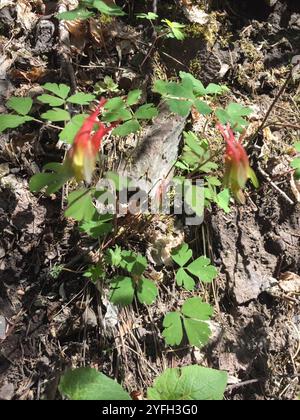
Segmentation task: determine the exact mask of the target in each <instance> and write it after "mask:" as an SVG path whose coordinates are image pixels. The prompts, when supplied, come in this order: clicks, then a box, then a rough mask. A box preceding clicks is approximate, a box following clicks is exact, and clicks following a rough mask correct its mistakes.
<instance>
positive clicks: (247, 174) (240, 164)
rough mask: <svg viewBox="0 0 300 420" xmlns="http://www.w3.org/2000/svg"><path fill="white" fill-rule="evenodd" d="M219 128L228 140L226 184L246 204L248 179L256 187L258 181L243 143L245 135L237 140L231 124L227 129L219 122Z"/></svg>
mask: <svg viewBox="0 0 300 420" xmlns="http://www.w3.org/2000/svg"><path fill="white" fill-rule="evenodd" d="M217 128H218V130H220V132H221V134H222V136H223V138H224V140H225V141H226V152H225V176H224V186H225V187H226V188H229V187H230V189H231V190H232V192H233V194H234V196H235V197H236V198H237V199H238V200H239V201H240V202H241V203H242V204H244V203H245V196H244V193H243V189H244V188H245V186H246V182H247V180H248V179H249V178H250V179H251V181H252V183H253V184H254V186H255V187H258V181H257V178H256V175H255V173H254V171H253V169H252V168H251V167H250V164H249V159H248V156H247V153H246V150H245V149H244V146H243V145H242V138H243V137H242V136H240V138H239V140H237V139H236V138H235V136H234V133H233V131H232V130H231V128H230V126H229V124H228V125H227V127H226V129H225V128H224V127H223V126H222V125H221V124H217Z"/></svg>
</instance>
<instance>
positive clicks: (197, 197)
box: [184, 184, 204, 217]
mask: <svg viewBox="0 0 300 420" xmlns="http://www.w3.org/2000/svg"><path fill="white" fill-rule="evenodd" d="M184 201H185V203H186V204H187V205H188V206H189V208H190V209H191V210H192V211H193V212H194V213H195V214H196V215H197V216H198V217H203V215H204V190H203V187H201V186H199V185H192V184H189V185H187V186H185V192H184Z"/></svg>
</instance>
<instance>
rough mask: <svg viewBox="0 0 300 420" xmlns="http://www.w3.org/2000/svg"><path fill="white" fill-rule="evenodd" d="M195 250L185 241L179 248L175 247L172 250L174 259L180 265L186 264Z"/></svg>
mask: <svg viewBox="0 0 300 420" xmlns="http://www.w3.org/2000/svg"><path fill="white" fill-rule="evenodd" d="M192 256H193V251H192V250H191V249H190V248H189V246H188V244H186V243H184V244H182V245H181V246H180V247H179V248H175V249H173V251H172V254H171V257H172V260H173V261H175V262H176V264H178V265H179V266H180V267H183V266H185V265H186V263H187V262H188V261H189V260H190V259H191V258H192Z"/></svg>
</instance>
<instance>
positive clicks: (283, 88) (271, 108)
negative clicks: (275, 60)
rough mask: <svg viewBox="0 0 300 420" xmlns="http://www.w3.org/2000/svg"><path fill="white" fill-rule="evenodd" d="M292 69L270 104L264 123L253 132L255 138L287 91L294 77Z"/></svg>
mask: <svg viewBox="0 0 300 420" xmlns="http://www.w3.org/2000/svg"><path fill="white" fill-rule="evenodd" d="M292 71H293V69H291V70H290V71H289V74H288V76H287V78H286V80H285V82H284V83H283V85H282V86H281V88H280V89H279V92H278V93H277V95H276V96H275V98H274V100H273V102H272V103H271V105H270V107H269V109H268V111H267V113H266V115H265V117H264V119H263V120H262V123H261V124H260V126H259V127H258V129H257V130H256V132H255V133H254V134H253V137H252V138H253V139H254V138H255V137H256V136H257V134H258V133H259V132H260V131H261V130H262V129H263V128H264V126H265V123H266V121H267V119H268V118H269V116H270V114H271V112H272V111H273V108H274V106H275V105H276V103H277V102H278V100H279V98H280V96H281V95H282V94H283V92H284V91H285V88H286V87H287V85H288V83H289V81H290V79H291V77H292Z"/></svg>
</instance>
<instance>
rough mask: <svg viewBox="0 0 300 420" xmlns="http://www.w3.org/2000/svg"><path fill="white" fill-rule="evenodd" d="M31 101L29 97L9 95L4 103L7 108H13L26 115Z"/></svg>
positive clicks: (30, 106)
mask: <svg viewBox="0 0 300 420" xmlns="http://www.w3.org/2000/svg"><path fill="white" fill-rule="evenodd" d="M32 104H33V101H32V99H31V98H20V97H16V96H14V97H11V98H10V99H9V100H8V101H7V102H6V105H7V106H8V108H10V109H13V110H14V111H16V112H17V113H18V114H20V115H27V114H28V113H29V112H30V110H31V108H32Z"/></svg>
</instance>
